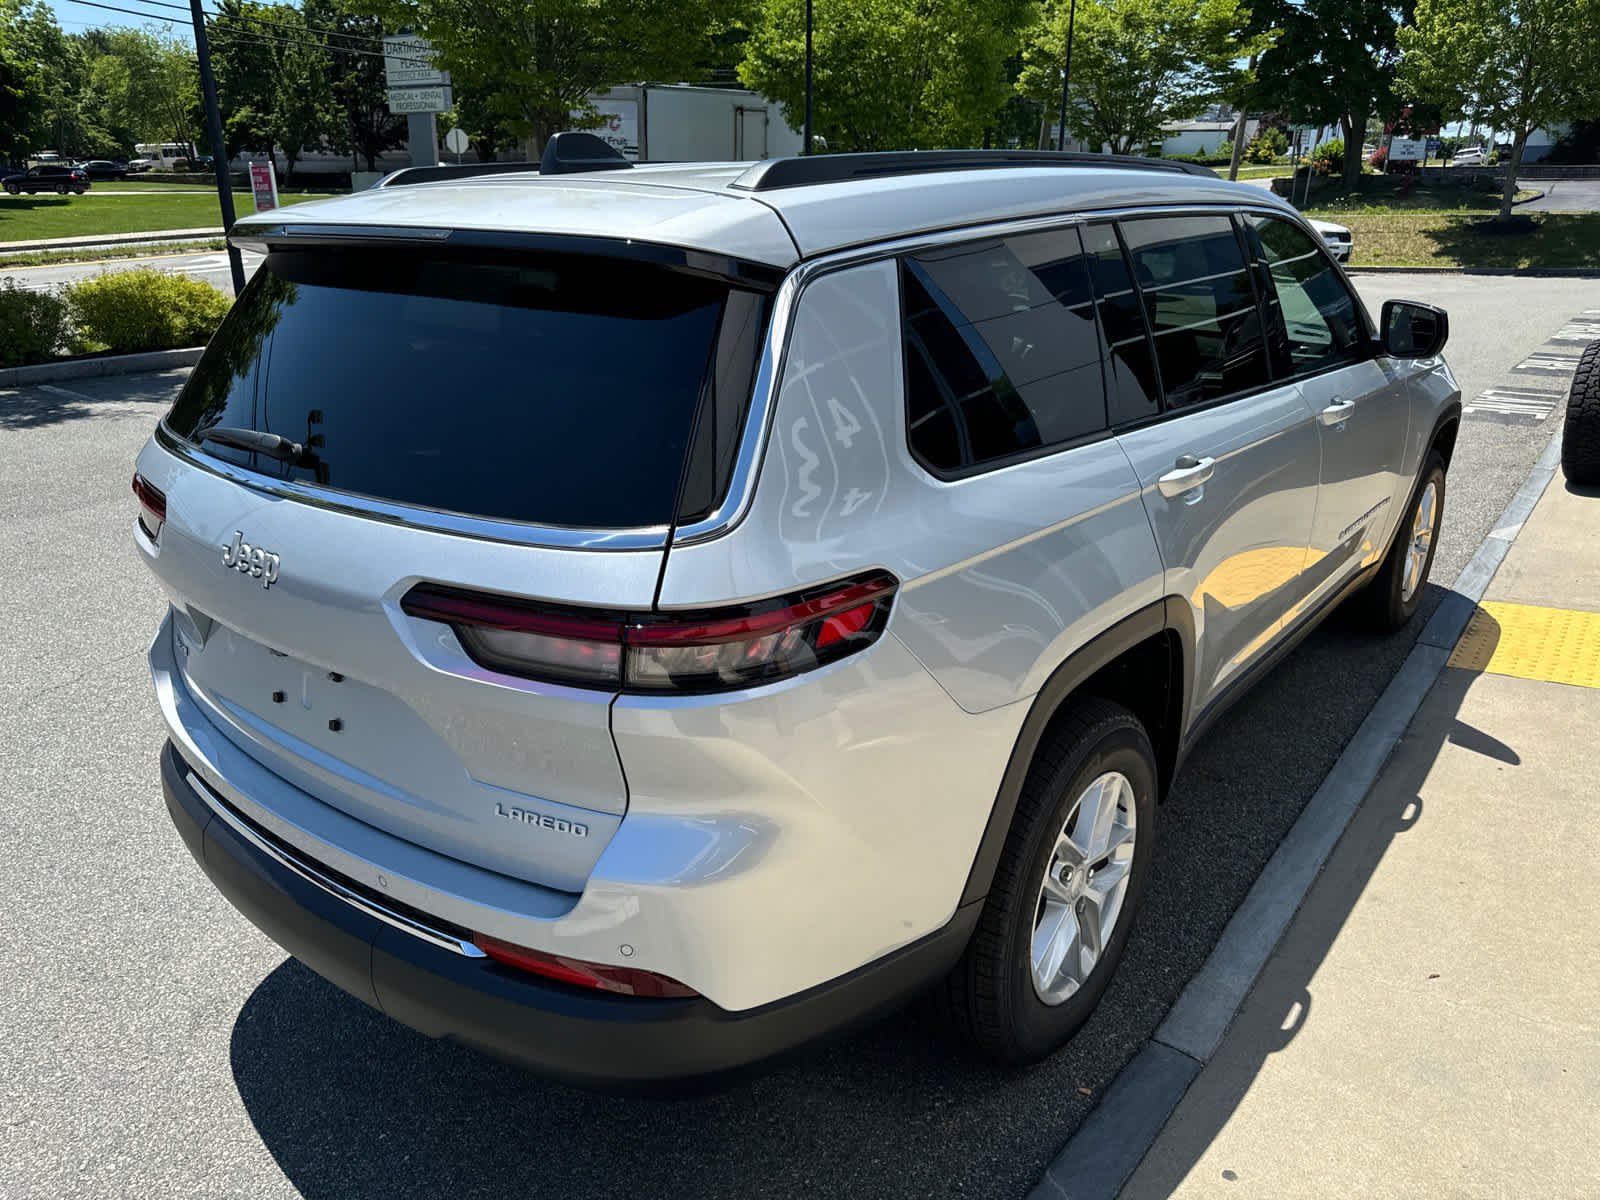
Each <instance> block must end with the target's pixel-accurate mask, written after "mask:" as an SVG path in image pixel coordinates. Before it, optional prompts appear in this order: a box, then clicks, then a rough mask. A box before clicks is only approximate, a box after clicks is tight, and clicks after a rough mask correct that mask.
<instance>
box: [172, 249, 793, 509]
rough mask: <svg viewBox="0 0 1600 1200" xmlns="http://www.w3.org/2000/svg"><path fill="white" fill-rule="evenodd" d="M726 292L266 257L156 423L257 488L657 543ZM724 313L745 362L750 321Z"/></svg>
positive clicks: (505, 266) (696, 281) (625, 271)
mask: <svg viewBox="0 0 1600 1200" xmlns="http://www.w3.org/2000/svg"><path fill="white" fill-rule="evenodd" d="M729 291H730V289H729V287H728V286H726V285H724V284H720V283H717V282H714V281H709V280H705V279H701V278H698V277H693V276H689V275H685V274H682V273H675V272H670V271H666V270H664V269H662V268H660V267H656V266H652V265H648V264H641V263H633V262H625V261H619V260H614V259H603V258H597V257H589V256H575V255H569V256H542V257H538V258H517V257H514V256H507V255H505V254H503V253H502V254H499V255H498V256H497V257H493V258H491V257H489V256H487V255H482V254H479V255H463V254H457V255H452V256H444V255H441V254H439V253H438V252H437V251H435V252H432V253H429V252H423V251H413V250H406V249H403V248H398V247H386V248H384V249H382V250H376V249H371V250H369V249H365V248H362V249H350V250H331V251H330V250H327V249H321V250H316V251H280V252H274V253H273V254H271V255H270V256H269V257H268V258H267V260H266V262H265V263H264V264H263V265H262V267H261V269H260V270H259V271H258V272H257V273H256V276H255V278H254V279H253V280H252V281H251V283H250V285H249V287H247V288H246V289H245V292H244V295H243V296H242V297H241V298H240V300H239V303H238V304H237V305H235V307H234V310H233V312H232V313H230V314H229V317H228V319H227V321H226V322H225V323H224V324H223V327H222V328H221V330H219V331H218V333H217V336H216V337H215V338H214V339H213V341H212V344H211V346H210V347H209V348H208V350H207V352H206V355H205V357H204V358H203V359H202V361H201V362H200V364H199V365H198V366H197V367H196V369H195V372H194V374H193V375H192V376H191V378H190V380H189V383H188V385H187V386H186V387H185V388H184V390H183V392H182V394H181V395H180V396H179V398H178V401H177V404H176V405H175V406H174V408H173V410H172V412H171V414H169V416H168V418H167V424H168V427H169V428H170V429H171V430H172V432H174V433H175V434H177V435H179V436H180V437H184V438H187V439H188V440H189V441H191V442H194V443H195V444H197V445H203V446H204V448H205V451H206V453H208V454H211V455H214V456H216V457H219V458H223V459H226V460H229V461H232V462H235V463H238V464H240V465H243V466H247V467H249V468H251V469H253V470H256V471H260V472H262V473H264V474H268V475H274V476H279V477H283V478H287V479H293V480H297V481H302V482H314V483H320V484H323V485H325V486H328V487H331V488H335V489H338V490H341V491H346V492H352V493H356V494H358V495H363V496H372V497H376V498H380V499H384V500H390V501H396V502H399V503H402V504H409V505H416V506H419V507H423V508H427V509H435V510H443V511H450V512H457V513H466V514H472V515H476V516H484V517H491V518H497V519H503V520H512V521H525V522H532V523H537V524H543V525H559V526H576V527H581V528H594V529H618V528H628V527H636V526H645V525H664V524H667V523H668V522H670V521H671V520H672V518H673V514H674V503H675V501H676V499H677V496H678V490H679V485H680V481H681V479H682V476H683V473H684V472H683V468H684V460H685V457H686V455H687V453H688V445H689V440H690V436H691V433H692V431H693V428H694V424H695V414H696V411H697V408H698V407H699V405H700V401H701V398H702V394H703V392H704V390H705V389H706V388H707V387H708V386H710V385H709V382H708V381H709V380H710V378H711V375H712V372H713V369H714V366H715V363H716V353H715V351H716V342H717V337H718V330H719V327H720V324H721V321H722V315H723V310H724V307H725V301H726V300H727V297H728V293H729ZM739 311H740V320H741V327H742V331H743V332H742V337H743V340H744V343H745V344H750V343H752V342H753V338H752V337H751V336H750V329H749V326H750V324H751V322H752V320H759V316H756V317H752V314H751V311H750V308H749V306H748V305H741V306H740V308H739ZM763 312H764V310H763ZM727 374H728V372H727V371H724V375H727ZM218 426H229V427H236V428H243V429H250V430H257V431H266V432H271V433H276V434H279V435H281V436H282V437H285V438H288V439H290V440H292V441H294V442H298V443H301V444H303V445H305V446H306V447H307V448H308V450H309V451H310V453H311V454H312V455H314V461H313V460H309V459H308V460H307V461H304V462H302V463H300V464H294V465H292V464H290V463H286V462H281V461H278V460H277V459H274V458H271V457H268V456H267V455H265V454H262V453H259V452H254V451H247V450H239V449H234V448H232V447H229V446H225V445H222V444H221V443H219V442H217V441H214V440H207V439H206V438H205V434H206V431H207V430H211V429H215V428H216V427H218ZM717 449H718V450H720V449H721V448H720V447H717Z"/></svg>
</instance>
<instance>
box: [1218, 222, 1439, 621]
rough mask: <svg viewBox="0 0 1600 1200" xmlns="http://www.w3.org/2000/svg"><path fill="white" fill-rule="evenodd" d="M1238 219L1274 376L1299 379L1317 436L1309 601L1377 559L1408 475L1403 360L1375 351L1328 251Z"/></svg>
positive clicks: (1282, 226) (1291, 228)
mask: <svg viewBox="0 0 1600 1200" xmlns="http://www.w3.org/2000/svg"><path fill="white" fill-rule="evenodd" d="M1245 225H1246V231H1247V235H1248V239H1247V240H1248V241H1249V243H1250V244H1251V246H1252V248H1253V250H1254V252H1255V254H1256V255H1257V257H1258V266H1259V268H1260V269H1259V278H1260V279H1261V281H1262V288H1263V290H1264V292H1265V294H1266V299H1267V305H1268V340H1269V341H1270V342H1271V343H1272V350H1273V354H1274V357H1275V359H1276V362H1277V367H1278V374H1279V376H1280V377H1284V376H1287V377H1289V378H1292V379H1293V380H1294V382H1295V384H1296V385H1297V386H1298V387H1299V389H1300V391H1301V394H1302V397H1303V400H1304V403H1305V405H1306V408H1307V411H1309V412H1310V413H1311V414H1312V415H1313V417H1314V418H1315V420H1316V423H1317V431H1318V434H1319V436H1320V438H1321V443H1322V477H1321V489H1320V491H1319V493H1318V498H1317V514H1316V519H1315V520H1314V522H1313V523H1312V528H1311V538H1310V552H1309V554H1308V556H1307V559H1306V571H1307V574H1308V577H1309V580H1310V582H1311V584H1312V586H1311V590H1310V593H1309V595H1308V596H1307V605H1308V607H1315V606H1316V605H1317V604H1318V603H1319V602H1320V601H1322V600H1324V599H1326V598H1329V597H1331V596H1332V595H1333V594H1334V593H1336V592H1337V591H1338V590H1339V589H1340V588H1342V587H1343V586H1344V585H1345V584H1346V583H1348V582H1349V581H1350V580H1351V579H1352V578H1353V577H1354V576H1355V575H1356V574H1358V573H1359V572H1360V571H1361V570H1362V569H1363V568H1364V567H1367V566H1370V565H1371V564H1373V563H1375V562H1377V561H1378V560H1379V559H1380V558H1382V557H1383V554H1384V551H1385V549H1386V548H1387V546H1388V541H1389V533H1390V531H1391V530H1392V529H1393V528H1394V522H1395V521H1396V520H1397V516H1396V513H1397V512H1398V510H1399V509H1400V508H1403V507H1404V506H1405V501H1406V499H1407V490H1406V489H1407V487H1408V485H1409V483H1410V480H1408V479H1405V478H1403V477H1402V475H1401V465H1402V457H1403V455H1404V452H1405V445H1406V438H1407V436H1408V426H1409V423H1410V419H1411V405H1410V403H1409V402H1408V395H1407V392H1406V385H1405V377H1404V369H1403V367H1402V366H1401V365H1400V364H1398V363H1396V362H1395V361H1394V360H1393V359H1390V358H1388V357H1387V356H1384V355H1382V354H1380V353H1378V352H1377V344H1376V342H1375V341H1374V339H1373V338H1372V336H1371V333H1370V332H1369V330H1368V328H1367V323H1366V321H1365V319H1364V317H1363V315H1362V311H1361V308H1360V306H1359V302H1358V301H1357V299H1356V298H1355V296H1354V295H1353V294H1352V293H1351V291H1350V288H1349V286H1348V285H1347V284H1346V283H1345V281H1344V278H1343V276H1342V275H1340V273H1339V270H1338V268H1337V267H1335V266H1334V264H1333V262H1332V260H1331V259H1330V258H1329V257H1328V254H1327V252H1326V250H1325V249H1324V248H1323V247H1322V246H1321V245H1319V244H1318V243H1317V242H1316V240H1314V239H1313V238H1312V237H1311V236H1310V235H1309V234H1307V233H1306V232H1305V231H1304V230H1303V229H1301V228H1300V227H1299V226H1298V225H1296V224H1294V223H1292V222H1290V221H1288V220H1286V219H1284V218H1282V217H1276V216H1269V215H1266V214H1263V213H1252V214H1250V215H1248V216H1247V217H1246V220H1245ZM1292 615H1298V614H1292Z"/></svg>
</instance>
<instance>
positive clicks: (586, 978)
mask: <svg viewBox="0 0 1600 1200" xmlns="http://www.w3.org/2000/svg"><path fill="white" fill-rule="evenodd" d="M472 941H473V944H474V945H476V946H477V947H478V949H479V950H482V951H483V952H484V953H485V954H487V955H488V956H489V957H490V958H492V959H494V960H495V961H496V962H501V963H505V964H506V965H507V966H508V967H516V968H517V969H518V970H522V971H527V972H529V973H530V974H533V975H542V976H544V977H545V978H546V979H554V980H557V981H558V982H560V983H570V984H573V985H575V986H577V987H586V988H594V989H595V990H596V991H601V992H614V993H616V994H617V995H619V996H654V997H657V998H664V997H670V996H696V995H699V993H698V992H696V991H695V990H694V989H693V988H691V987H685V986H684V985H683V984H681V983H679V982H678V981H677V980H676V979H668V978H667V977H666V976H665V975H657V974H656V973H655V972H653V971H640V970H636V969H634V968H633V967H612V966H606V965H605V964H603V963H591V962H584V961H583V960H582V959H577V958H563V957H561V956H560V955H558V954H546V953H544V952H543V951H542V950H530V949H528V948H527V947H526V946H517V945H514V944H513V943H511V942H502V941H501V940H500V939H499V938H493V937H490V936H489V935H488V934H484V933H477V934H474V935H473V937H472Z"/></svg>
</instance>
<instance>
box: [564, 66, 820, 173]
mask: <svg viewBox="0 0 1600 1200" xmlns="http://www.w3.org/2000/svg"><path fill="white" fill-rule="evenodd" d="M592 99H593V101H594V106H595V108H597V109H599V110H600V115H601V117H602V118H603V121H604V123H603V124H602V125H601V126H600V127H599V128H598V129H595V130H593V131H592V132H594V133H596V134H598V135H599V136H600V137H602V138H604V139H605V140H606V141H607V142H609V143H610V144H611V145H613V146H615V147H616V148H617V149H618V150H619V151H621V152H622V154H623V156H624V157H626V158H628V159H631V160H632V161H634V162H746V161H750V160H753V159H759V158H779V157H784V156H787V155H793V154H799V153H800V150H801V136H800V133H799V131H798V130H795V129H791V128H790V127H789V123H788V122H787V121H785V120H784V117H783V109H782V107H781V106H780V105H779V104H778V102H777V101H776V100H768V99H767V98H766V97H764V96H761V95H758V94H757V93H755V92H745V91H738V90H735V89H732V88H711V87H692V86H690V85H688V84H681V83H646V84H638V85H634V86H628V87H614V88H611V89H610V90H609V91H604V92H596V93H595V95H594V96H593V98H592Z"/></svg>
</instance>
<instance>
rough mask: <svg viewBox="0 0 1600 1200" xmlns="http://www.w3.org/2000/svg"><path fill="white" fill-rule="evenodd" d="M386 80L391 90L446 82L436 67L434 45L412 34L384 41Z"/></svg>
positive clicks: (384, 76) (384, 72) (387, 38)
mask: <svg viewBox="0 0 1600 1200" xmlns="http://www.w3.org/2000/svg"><path fill="white" fill-rule="evenodd" d="M383 78H384V81H385V82H386V83H388V85H389V86H390V87H391V88H399V87H417V86H419V85H429V84H432V85H438V84H442V83H444V81H445V79H444V72H443V71H441V70H439V68H438V67H436V66H434V65H433V43H432V42H429V41H425V40H424V39H422V38H419V37H412V36H411V35H410V34H403V35H401V36H399V37H386V38H384V39H383ZM395 111H397V112H398V111H399V110H398V109H396V110H395ZM408 111H412V112H415V111H417V110H415V109H412V110H408Z"/></svg>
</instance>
